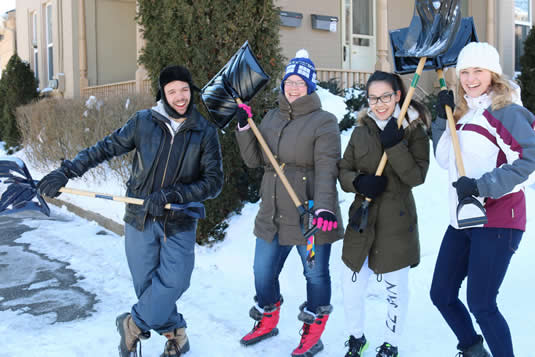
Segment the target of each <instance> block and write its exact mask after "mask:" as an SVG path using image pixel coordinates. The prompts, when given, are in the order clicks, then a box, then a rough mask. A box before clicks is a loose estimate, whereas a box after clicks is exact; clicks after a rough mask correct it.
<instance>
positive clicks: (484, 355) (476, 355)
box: [457, 335, 491, 357]
mask: <svg viewBox="0 0 535 357" xmlns="http://www.w3.org/2000/svg"><path fill="white" fill-rule="evenodd" d="M478 337H479V341H478V342H477V343H475V344H473V345H472V346H470V347H468V348H464V349H463V348H461V347H459V345H457V349H458V350H460V351H461V352H459V353H457V357H491V355H490V353H488V352H487V350H486V349H485V347H484V346H483V336H481V335H479V336H478Z"/></svg>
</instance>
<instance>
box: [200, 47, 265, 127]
mask: <svg viewBox="0 0 535 357" xmlns="http://www.w3.org/2000/svg"><path fill="white" fill-rule="evenodd" d="M268 81H269V76H268V75H267V74H266V73H265V72H264V70H263V69H262V67H261V66H260V64H259V63H258V61H257V60H256V57H255V55H254V54H253V52H252V51H251V47H250V46H249V43H248V42H247V41H246V42H245V43H244V44H243V46H242V47H241V48H240V49H239V50H238V51H237V52H236V53H235V54H234V56H232V58H231V59H230V60H229V61H228V62H227V64H225V66H224V67H223V68H222V69H221V70H220V71H219V72H218V73H217V74H216V75H215V76H214V77H213V78H212V79H211V80H210V81H209V82H208V83H207V84H206V85H205V86H204V87H203V88H202V89H201V100H202V102H203V104H204V106H205V107H206V109H207V110H208V113H209V119H210V120H211V121H212V122H213V123H214V124H215V125H217V126H218V127H219V128H220V129H223V128H224V127H225V126H226V125H227V124H228V123H229V122H230V121H231V120H232V118H233V117H234V115H235V114H236V110H237V109H238V104H237V103H236V98H240V99H241V100H242V101H244V102H248V101H250V100H251V99H252V98H253V97H254V96H255V95H256V93H258V92H259V91H260V90H261V89H262V87H264V86H265V85H266V83H267V82H268Z"/></svg>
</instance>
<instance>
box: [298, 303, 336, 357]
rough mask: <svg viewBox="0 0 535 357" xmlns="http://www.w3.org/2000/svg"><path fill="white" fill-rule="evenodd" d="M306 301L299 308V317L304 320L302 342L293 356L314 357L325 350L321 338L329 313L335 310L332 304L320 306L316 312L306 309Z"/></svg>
mask: <svg viewBox="0 0 535 357" xmlns="http://www.w3.org/2000/svg"><path fill="white" fill-rule="evenodd" d="M305 307H306V302H305V303H303V304H302V305H301V306H300V307H299V310H301V312H300V313H299V316H298V319H299V320H301V321H303V322H304V323H303V328H302V333H301V342H299V346H297V348H296V349H295V350H294V351H293V352H292V356H293V357H312V356H314V355H315V354H316V353H318V352H320V351H321V350H323V343H322V342H321V340H320V337H321V334H322V333H323V330H325V324H326V323H327V320H328V319H329V314H330V313H331V312H332V311H333V308H332V306H331V305H328V306H320V307H318V309H317V312H316V314H313V313H311V312H310V311H308V310H305Z"/></svg>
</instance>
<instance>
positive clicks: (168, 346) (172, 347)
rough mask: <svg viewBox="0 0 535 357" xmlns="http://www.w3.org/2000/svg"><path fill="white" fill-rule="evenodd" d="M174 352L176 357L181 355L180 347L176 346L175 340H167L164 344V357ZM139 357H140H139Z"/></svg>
mask: <svg viewBox="0 0 535 357" xmlns="http://www.w3.org/2000/svg"><path fill="white" fill-rule="evenodd" d="M172 351H174V352H175V356H176V357H180V356H181V355H182V352H181V351H180V347H178V344H177V343H176V341H175V340H167V342H166V343H165V356H170V355H171V354H170V353H169V352H172ZM140 357H141V356H140Z"/></svg>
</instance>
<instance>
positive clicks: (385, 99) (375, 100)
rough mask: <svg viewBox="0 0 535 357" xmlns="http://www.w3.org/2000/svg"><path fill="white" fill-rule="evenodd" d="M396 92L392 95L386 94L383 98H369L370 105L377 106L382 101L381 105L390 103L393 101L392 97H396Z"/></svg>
mask: <svg viewBox="0 0 535 357" xmlns="http://www.w3.org/2000/svg"><path fill="white" fill-rule="evenodd" d="M395 94H396V92H392V93H386V94H383V95H382V96H380V97H376V96H373V95H372V96H369V97H368V103H369V104H370V105H375V104H377V103H378V102H379V101H381V103H385V104H386V103H390V101H391V100H392V96H393V95H395Z"/></svg>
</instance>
